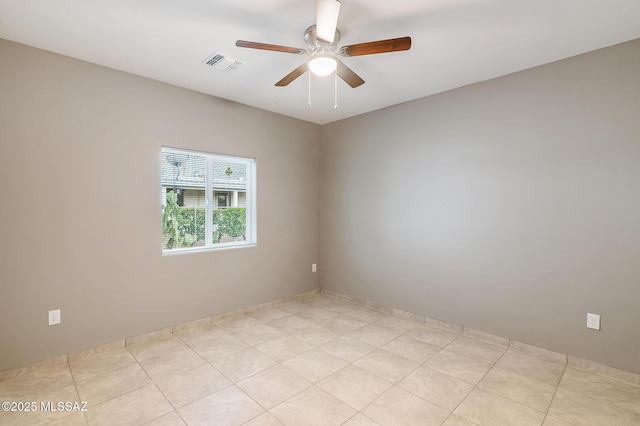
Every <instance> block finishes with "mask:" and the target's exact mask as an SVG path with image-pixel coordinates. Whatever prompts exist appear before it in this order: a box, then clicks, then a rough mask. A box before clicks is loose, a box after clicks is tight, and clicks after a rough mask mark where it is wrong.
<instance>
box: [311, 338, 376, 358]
mask: <svg viewBox="0 0 640 426" xmlns="http://www.w3.org/2000/svg"><path fill="white" fill-rule="evenodd" d="M319 348H320V349H322V350H323V351H325V352H328V353H330V354H331V355H334V356H337V357H338V358H340V359H343V360H345V361H347V362H353V361H355V360H357V359H360V358H362V357H363V356H365V355H367V354H370V353H371V352H373V351H375V350H376V349H377V348H376V347H375V346H373V345H370V344H368V343H365V342H363V341H361V340H359V339H353V338H350V337H347V336H341V337H338V338H337V339H334V340H331V341H329V342H327V343H325V344H323V345H320V346H319Z"/></svg>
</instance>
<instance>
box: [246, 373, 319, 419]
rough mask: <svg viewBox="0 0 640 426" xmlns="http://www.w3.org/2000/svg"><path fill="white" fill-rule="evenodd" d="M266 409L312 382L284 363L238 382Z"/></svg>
mask: <svg viewBox="0 0 640 426" xmlns="http://www.w3.org/2000/svg"><path fill="white" fill-rule="evenodd" d="M237 385H238V387H240V389H242V390H243V391H245V392H246V393H247V394H248V395H249V396H250V397H251V398H253V399H254V400H256V401H257V402H258V403H259V404H260V405H262V406H263V407H264V408H266V409H270V408H272V407H274V406H275V405H277V404H279V403H281V402H282V401H284V400H285V399H287V398H290V397H292V396H293V395H295V394H297V393H298V392H301V391H303V390H304V389H306V388H308V387H309V386H311V382H309V381H307V380H306V379H304V378H303V377H301V376H299V375H298V374H296V373H294V372H293V371H291V370H289V369H288V368H286V367H284V366H282V365H275V366H273V367H271V368H268V369H266V370H264V371H261V372H260V373H258V374H256V375H254V376H251V377H249V378H248V379H245V380H242V381H240V382H238V383H237Z"/></svg>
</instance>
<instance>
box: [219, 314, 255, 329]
mask: <svg viewBox="0 0 640 426" xmlns="http://www.w3.org/2000/svg"><path fill="white" fill-rule="evenodd" d="M258 324H260V321H258V320H257V319H255V318H253V317H250V316H249V315H234V316H232V317H229V318H224V319H222V320H219V321H216V322H215V325H217V326H218V327H221V328H223V329H225V330H227V331H228V332H229V333H237V332H238V331H240V330H244V329H245V328H249V327H251V326H253V325H258Z"/></svg>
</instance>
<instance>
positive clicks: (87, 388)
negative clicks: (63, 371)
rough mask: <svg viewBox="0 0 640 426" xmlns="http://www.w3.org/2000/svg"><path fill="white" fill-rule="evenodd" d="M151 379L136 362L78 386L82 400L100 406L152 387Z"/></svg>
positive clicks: (80, 383)
mask: <svg viewBox="0 0 640 426" xmlns="http://www.w3.org/2000/svg"><path fill="white" fill-rule="evenodd" d="M151 383H152V382H151V379H150V378H149V376H147V373H145V372H144V370H143V369H142V367H140V365H139V364H138V363H137V362H136V363H135V364H134V365H131V366H129V367H125V368H121V369H120V370H116V371H111V372H109V373H104V374H101V375H99V376H95V377H92V378H90V379H87V380H84V381H82V382H79V383H77V384H76V386H77V388H78V394H79V395H80V399H81V400H83V401H87V402H88V403H89V404H91V405H95V404H99V403H100V402H104V401H107V400H109V399H112V398H115V397H117V396H120V395H124V394H125V393H129V392H131V391H134V390H136V389H140V388H143V387H145V386H148V385H150V384H151Z"/></svg>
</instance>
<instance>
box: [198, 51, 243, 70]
mask: <svg viewBox="0 0 640 426" xmlns="http://www.w3.org/2000/svg"><path fill="white" fill-rule="evenodd" d="M202 64H203V65H206V66H208V67H211V68H213V69H216V70H218V71H233V70H237V69H238V67H239V66H240V65H242V62H240V61H238V60H237V59H233V58H230V57H228V56H225V55H223V54H222V53H218V52H214V53H213V54H212V55H210V56H209V57H208V58H207V59H205V60H204V61H202Z"/></svg>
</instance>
